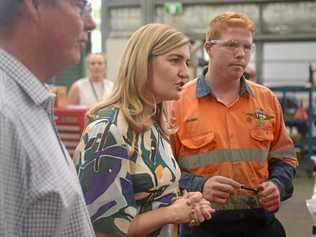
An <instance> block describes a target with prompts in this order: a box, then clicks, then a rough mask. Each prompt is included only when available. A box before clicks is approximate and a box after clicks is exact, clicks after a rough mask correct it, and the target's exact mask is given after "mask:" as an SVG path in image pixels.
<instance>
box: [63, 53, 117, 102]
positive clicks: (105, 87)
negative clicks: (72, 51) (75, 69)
mask: <svg viewBox="0 0 316 237" xmlns="http://www.w3.org/2000/svg"><path fill="white" fill-rule="evenodd" d="M106 69H107V63H106V59H105V57H104V55H103V54H101V53H91V54H89V55H88V57H87V72H88V78H83V79H80V80H78V81H76V82H75V83H74V84H73V85H72V86H71V88H70V90H69V93H68V104H73V105H84V106H88V107H91V106H92V105H95V104H96V103H97V102H100V101H101V100H103V99H104V98H106V96H108V95H109V94H110V93H111V91H112V87H113V83H112V81H110V80H106V79H104V76H105V74H106Z"/></svg>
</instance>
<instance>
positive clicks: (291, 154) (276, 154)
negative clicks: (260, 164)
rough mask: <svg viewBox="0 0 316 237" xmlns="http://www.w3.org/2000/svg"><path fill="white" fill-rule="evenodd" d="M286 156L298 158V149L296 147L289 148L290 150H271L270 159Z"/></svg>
mask: <svg viewBox="0 0 316 237" xmlns="http://www.w3.org/2000/svg"><path fill="white" fill-rule="evenodd" d="M284 157H290V158H292V157H293V158H296V151H295V148H292V149H288V150H282V151H273V152H272V151H271V152H270V154H269V159H271V158H280V159H282V158H284Z"/></svg>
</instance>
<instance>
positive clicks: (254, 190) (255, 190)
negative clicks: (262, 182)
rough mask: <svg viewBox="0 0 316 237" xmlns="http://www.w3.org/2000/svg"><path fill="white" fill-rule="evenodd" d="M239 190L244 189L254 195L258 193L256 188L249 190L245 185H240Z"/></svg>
mask: <svg viewBox="0 0 316 237" xmlns="http://www.w3.org/2000/svg"><path fill="white" fill-rule="evenodd" d="M240 188H241V189H245V190H248V191H251V192H254V193H255V194H257V193H258V192H259V189H256V188H250V187H247V186H245V185H241V187H240Z"/></svg>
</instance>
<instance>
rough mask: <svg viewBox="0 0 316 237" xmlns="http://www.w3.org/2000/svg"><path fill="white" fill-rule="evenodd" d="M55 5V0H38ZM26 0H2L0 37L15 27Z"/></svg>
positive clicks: (0, 0) (0, 2) (0, 7)
mask: <svg viewBox="0 0 316 237" xmlns="http://www.w3.org/2000/svg"><path fill="white" fill-rule="evenodd" d="M37 2H43V3H46V4H50V5H52V6H53V5H54V4H55V0H37ZM23 4H24V0H0V38H1V37H5V36H6V35H7V34H9V33H10V31H11V30H13V29H14V25H15V23H16V20H17V19H18V17H19V16H20V15H21V11H22V7H23Z"/></svg>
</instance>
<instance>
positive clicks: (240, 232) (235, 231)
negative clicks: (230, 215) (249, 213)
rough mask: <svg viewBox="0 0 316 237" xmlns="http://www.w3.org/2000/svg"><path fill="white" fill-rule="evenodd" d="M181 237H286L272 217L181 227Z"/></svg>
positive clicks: (281, 227)
mask: <svg viewBox="0 0 316 237" xmlns="http://www.w3.org/2000/svg"><path fill="white" fill-rule="evenodd" d="M180 236H181V237H286V234H285V231H284V228H283V226H282V224H281V223H280V222H279V220H277V219H276V218H275V217H274V216H271V217H270V218H268V219H264V220H258V219H253V220H251V219H248V220H240V221H234V222H220V223H219V222H212V221H209V222H206V223H203V224H202V225H200V226H199V227H189V226H188V225H183V226H181V235H180Z"/></svg>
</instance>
